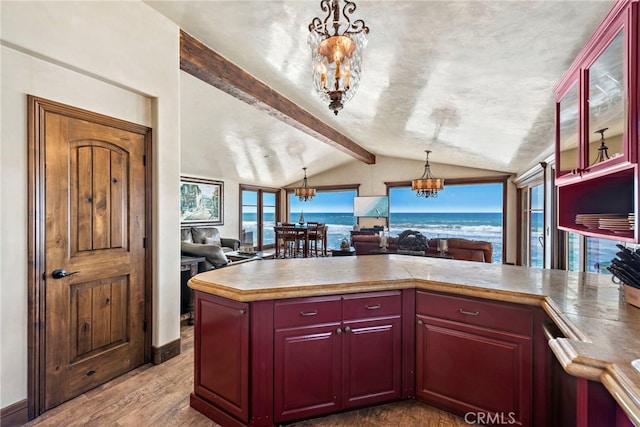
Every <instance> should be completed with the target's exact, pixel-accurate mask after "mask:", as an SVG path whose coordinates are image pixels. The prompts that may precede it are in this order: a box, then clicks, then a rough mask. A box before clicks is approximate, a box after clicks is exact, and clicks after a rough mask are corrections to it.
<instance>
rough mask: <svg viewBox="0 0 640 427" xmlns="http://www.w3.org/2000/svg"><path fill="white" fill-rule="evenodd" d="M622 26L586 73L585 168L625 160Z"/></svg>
mask: <svg viewBox="0 0 640 427" xmlns="http://www.w3.org/2000/svg"><path fill="white" fill-rule="evenodd" d="M624 33H625V31H624V28H623V29H621V30H620V31H618V33H617V34H616V36H615V37H614V38H613V40H611V42H610V43H609V44H608V45H607V47H606V48H605V49H604V50H603V51H602V53H601V54H600V55H599V56H598V57H597V58H596V60H595V61H594V62H593V64H591V66H590V67H589V68H587V69H586V71H585V73H586V76H587V82H588V85H587V95H588V98H587V108H588V115H587V123H588V129H589V131H588V132H587V134H586V135H585V137H586V142H587V147H588V148H587V149H586V150H585V152H586V155H587V160H586V162H587V165H588V166H587V167H594V166H598V165H601V164H603V163H607V162H608V161H609V160H617V161H622V160H624V161H626V160H628V150H627V147H626V146H627V144H626V143H625V136H626V135H627V118H628V115H627V114H628V112H627V110H628V108H629V107H628V104H629V102H628V97H627V85H626V84H625V81H626V75H625V74H626V73H625V72H624V69H625V68H624Z"/></svg>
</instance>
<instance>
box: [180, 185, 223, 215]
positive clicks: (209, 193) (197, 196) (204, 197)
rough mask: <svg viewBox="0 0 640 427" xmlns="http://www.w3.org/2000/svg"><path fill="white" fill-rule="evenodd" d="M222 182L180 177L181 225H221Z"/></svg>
mask: <svg viewBox="0 0 640 427" xmlns="http://www.w3.org/2000/svg"><path fill="white" fill-rule="evenodd" d="M223 191H224V183H223V182H222V181H214V180H212V179H206V178H191V177H186V176H183V177H181V178H180V222H181V223H182V225H196V224H197V225H222V224H224V210H223V203H222V202H223V200H224V197H223Z"/></svg>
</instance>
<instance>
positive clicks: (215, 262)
mask: <svg viewBox="0 0 640 427" xmlns="http://www.w3.org/2000/svg"><path fill="white" fill-rule="evenodd" d="M180 233H181V236H180V238H181V245H180V250H181V253H182V255H190V256H201V257H205V262H204V263H202V264H204V265H202V266H200V267H199V268H198V271H199V272H202V271H207V270H211V269H214V268H220V267H224V266H226V265H227V264H229V260H228V259H227V257H226V255H225V253H226V252H232V251H236V250H238V248H239V247H240V240H239V239H234V238H229V237H220V231H219V230H218V229H217V228H216V227H182V228H181V230H180Z"/></svg>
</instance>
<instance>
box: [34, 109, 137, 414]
mask: <svg viewBox="0 0 640 427" xmlns="http://www.w3.org/2000/svg"><path fill="white" fill-rule="evenodd" d="M44 114H45V116H44V123H45V124H46V126H45V128H44V138H45V143H46V153H45V165H46V171H45V200H46V202H45V222H46V224H45V245H46V248H45V265H46V269H47V271H46V274H45V275H44V277H45V285H44V286H45V290H44V292H45V307H46V309H45V317H44V320H45V341H44V342H45V349H44V353H45V360H46V362H45V369H46V372H45V390H46V391H45V403H44V406H45V407H44V408H43V409H45V410H46V409H49V408H51V407H53V406H55V405H58V404H59V403H61V402H64V401H65V400H68V399H70V398H72V397H75V396H77V395H78V394H81V393H83V392H85V391H86V390H88V389H91V388H93V387H95V386H97V385H99V384H101V383H103V382H105V381H108V380H110V379H112V378H114V377H116V376H118V375H121V374H123V373H125V372H127V371H129V370H131V369H133V368H135V367H137V366H139V365H141V364H142V363H144V355H145V349H144V342H145V340H144V338H145V332H144V320H145V304H146V302H145V249H144V238H145V231H146V220H145V218H146V210H145V209H146V204H145V203H146V201H145V194H146V193H145V191H146V188H145V175H146V171H145V166H144V155H145V150H146V139H145V134H144V133H139V132H133V131H129V130H123V129H120V128H118V127H114V126H108V125H103V124H99V123H94V122H91V121H87V120H82V119H78V118H73V117H69V116H66V115H64V114H61V113H58V112H49V111H48V112H45V113H44ZM55 269H63V270H65V271H66V273H67V275H66V276H65V277H62V278H59V279H55V278H54V277H53V276H52V271H53V270H55Z"/></svg>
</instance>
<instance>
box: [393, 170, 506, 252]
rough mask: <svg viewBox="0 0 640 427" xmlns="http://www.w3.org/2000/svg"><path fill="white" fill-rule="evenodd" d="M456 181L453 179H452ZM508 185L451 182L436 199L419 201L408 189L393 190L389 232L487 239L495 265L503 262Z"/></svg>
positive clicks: (404, 187)
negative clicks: (418, 232)
mask: <svg viewBox="0 0 640 427" xmlns="http://www.w3.org/2000/svg"><path fill="white" fill-rule="evenodd" d="M451 181H453V180H451ZM503 199H504V183H503V182H502V181H501V182H490V183H461V184H451V183H450V182H449V181H448V182H447V185H446V186H445V188H444V189H443V190H442V191H440V192H439V193H438V197H436V198H428V199H424V198H421V197H420V198H418V197H416V194H415V192H414V191H412V190H411V188H409V187H407V186H391V185H390V188H389V205H390V215H389V233H390V235H392V236H394V235H395V236H397V235H398V234H400V233H401V232H402V231H404V230H407V229H413V230H418V231H420V232H421V233H422V234H424V235H425V236H427V237H428V238H430V239H431V238H437V237H441V238H449V237H460V238H464V239H473V240H484V241H488V242H491V243H492V245H493V262H494V263H498V264H501V263H502V259H503V253H502V247H503V237H504V236H503V210H504V206H503V205H504V203H503Z"/></svg>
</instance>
